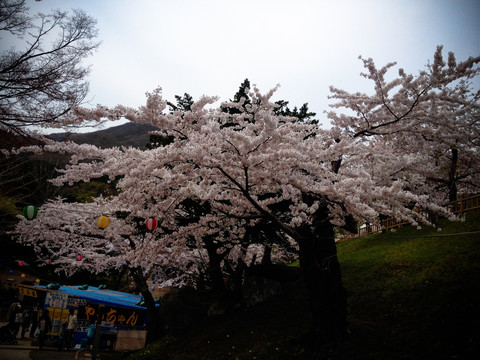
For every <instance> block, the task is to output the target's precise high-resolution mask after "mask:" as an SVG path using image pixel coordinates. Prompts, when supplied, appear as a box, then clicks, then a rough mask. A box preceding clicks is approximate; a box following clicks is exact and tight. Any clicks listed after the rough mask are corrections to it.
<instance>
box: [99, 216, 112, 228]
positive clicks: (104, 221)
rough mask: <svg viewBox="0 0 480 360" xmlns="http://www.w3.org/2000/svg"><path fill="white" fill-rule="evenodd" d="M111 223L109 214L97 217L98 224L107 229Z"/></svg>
mask: <svg viewBox="0 0 480 360" xmlns="http://www.w3.org/2000/svg"><path fill="white" fill-rule="evenodd" d="M108 225H110V218H109V217H108V216H100V217H99V218H98V219H97V226H98V227H99V228H101V229H106V228H107V227H108Z"/></svg>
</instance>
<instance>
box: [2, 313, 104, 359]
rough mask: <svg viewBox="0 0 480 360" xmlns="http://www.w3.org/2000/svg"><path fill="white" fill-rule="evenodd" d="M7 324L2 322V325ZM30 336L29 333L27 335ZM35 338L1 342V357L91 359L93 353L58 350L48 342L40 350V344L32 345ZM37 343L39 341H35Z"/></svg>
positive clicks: (99, 357)
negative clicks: (11, 343) (9, 342)
mask: <svg viewBox="0 0 480 360" xmlns="http://www.w3.org/2000/svg"><path fill="white" fill-rule="evenodd" d="M4 325H6V323H3V322H1V323H0V327H2V326H4ZM27 336H28V335H27ZM32 340H33V341H35V340H34V339H29V338H26V339H20V338H17V344H14V345H6V344H0V359H1V360H90V359H91V355H90V353H89V352H88V351H85V350H69V351H67V350H63V351H58V348H56V347H53V346H49V344H48V342H46V343H45V346H44V348H43V349H42V350H39V348H38V345H32ZM35 343H37V342H36V341H35ZM97 359H101V355H100V356H99V355H97Z"/></svg>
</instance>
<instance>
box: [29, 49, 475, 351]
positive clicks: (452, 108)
mask: <svg viewBox="0 0 480 360" xmlns="http://www.w3.org/2000/svg"><path fill="white" fill-rule="evenodd" d="M439 54H441V49H440V50H438V51H437V52H436V54H435V58H434V62H433V64H432V65H431V66H430V67H429V68H428V69H429V71H424V72H421V73H420V74H419V76H418V77H413V76H410V75H409V76H407V75H405V74H404V73H403V72H402V71H400V75H399V77H398V78H397V79H394V80H392V81H390V82H386V80H385V76H384V75H385V74H386V72H387V70H388V69H390V68H391V67H392V66H393V64H388V65H387V66H385V67H383V68H381V69H380V70H377V69H376V68H375V66H374V64H373V61H372V60H370V59H368V60H364V65H365V67H366V69H367V70H368V72H367V74H366V75H365V76H366V77H367V78H371V79H372V80H374V82H375V94H374V95H371V96H368V95H366V94H360V93H356V94H350V93H348V92H346V91H343V90H340V89H336V88H332V89H331V91H332V93H333V95H332V96H333V98H335V99H337V100H338V103H337V104H336V105H334V106H335V107H336V108H341V107H345V108H347V109H350V110H353V115H352V114H351V112H350V113H349V114H337V113H334V112H331V113H330V114H329V117H330V118H331V119H332V121H333V124H334V128H332V129H331V130H323V129H320V128H319V127H318V125H317V124H316V123H315V122H314V121H308V120H304V121H300V120H299V118H297V117H291V116H286V115H285V114H282V113H281V112H280V111H278V109H279V107H280V106H281V104H277V103H275V102H273V101H272V100H271V99H272V97H273V95H274V93H275V92H276V91H277V90H278V88H275V89H273V90H271V91H269V92H268V93H266V94H263V93H261V92H260V91H259V90H258V89H257V88H255V87H253V89H248V90H247V89H246V94H248V99H247V98H246V97H240V98H239V99H236V100H238V101H230V102H226V103H222V104H221V105H220V106H219V107H218V108H215V107H214V104H215V103H216V101H217V98H215V97H207V96H204V97H202V98H200V99H199V100H198V101H196V102H193V103H189V105H188V107H186V108H182V109H179V108H177V109H172V110H173V111H171V112H167V111H166V108H167V106H168V102H166V101H165V100H164V99H163V98H162V93H161V89H156V90H154V91H153V92H152V93H147V101H146V105H145V106H142V107H140V108H139V109H131V108H127V107H123V106H118V107H116V108H114V109H107V108H104V107H101V106H99V107H98V108H97V109H93V110H89V109H81V108H79V109H76V110H75V112H74V113H73V114H72V116H71V117H70V119H69V120H68V121H69V122H71V123H75V122H82V121H85V120H99V119H102V118H111V119H115V118H119V117H125V118H127V119H129V120H130V121H134V122H139V123H151V124H153V125H155V126H156V127H158V129H159V131H158V132H156V133H155V134H156V135H159V136H164V137H167V138H169V139H171V140H172V141H171V142H169V143H168V144H166V145H165V146H161V147H153V148H151V149H148V150H145V151H141V150H138V149H132V148H114V149H99V148H96V147H94V146H89V145H76V144H73V143H53V142H50V143H48V144H46V145H45V146H43V147H27V148H24V149H22V151H53V152H67V153H71V154H72V157H71V160H70V165H69V166H68V167H67V168H65V169H64V170H62V174H61V175H60V176H59V177H58V178H57V179H56V180H55V183H56V184H57V185H61V184H69V183H74V182H78V181H89V180H90V179H92V178H99V177H103V176H107V177H109V178H110V179H111V180H114V179H116V180H118V183H117V189H118V195H116V196H114V197H112V198H110V199H108V203H109V206H111V208H112V209H117V211H118V209H122V211H124V212H126V213H128V214H129V215H128V216H129V217H131V218H133V217H138V218H146V217H149V216H152V214H156V215H155V216H156V217H157V218H158V219H159V221H160V222H161V226H160V227H159V229H161V230H158V231H163V233H162V236H161V238H162V242H160V243H158V245H157V246H156V247H155V246H153V247H152V248H150V249H151V252H150V251H147V252H145V253H144V254H145V256H147V253H148V255H149V256H153V255H152V254H154V253H156V254H162V252H167V253H169V254H170V255H171V256H165V257H163V258H162V259H163V261H165V262H166V263H171V262H176V261H177V262H181V261H183V260H181V261H180V260H178V259H181V257H182V256H185V257H187V258H186V259H185V262H184V263H187V264H188V263H194V262H195V260H192V259H193V257H192V255H193V252H185V251H183V252H182V250H181V249H186V248H196V249H206V247H205V242H206V241H212V243H213V244H215V245H214V246H212V248H211V249H210V250H211V251H212V253H214V254H217V255H218V254H220V253H221V254H222V255H221V257H220V258H219V259H217V260H219V261H220V263H222V262H225V260H226V259H230V260H233V261H236V262H237V263H240V262H242V261H243V262H245V261H247V259H246V257H247V254H248V250H249V249H251V250H252V251H254V250H253V249H254V248H255V251H263V252H266V251H267V248H268V247H267V246H266V241H267V240H264V241H262V242H263V244H260V245H261V246H260V247H258V246H256V245H257V244H251V237H249V236H247V230H248V229H250V228H252V229H253V228H255V226H259V224H262V226H263V227H264V228H268V229H271V231H272V233H271V234H270V235H268V236H266V237H265V239H267V238H268V241H269V244H272V243H275V244H276V245H278V246H279V248H280V249H283V250H285V249H286V248H287V246H285V244H284V243H283V239H285V238H287V239H290V241H291V242H293V243H294V244H296V246H297V247H298V251H299V257H300V266H301V270H302V274H303V276H304V278H305V280H306V284H307V288H308V290H309V295H310V302H311V306H312V314H313V320H314V328H315V330H316V331H317V335H318V339H319V341H321V342H331V343H335V342H336V341H337V340H338V339H339V338H340V337H341V336H342V335H343V332H344V331H345V326H346V325H345V319H346V296H345V292H344V289H343V286H342V282H341V272H340V264H339V262H338V259H337V257H336V246H335V228H338V227H344V228H348V229H352V228H354V227H355V226H354V225H355V223H354V222H353V221H352V219H356V220H359V221H369V222H373V221H375V220H376V219H377V217H378V216H379V215H384V216H390V217H393V218H396V219H399V220H404V221H408V222H410V223H412V224H413V225H418V221H419V220H420V221H422V222H424V223H427V224H428V223H429V220H428V218H426V216H425V215H424V214H418V213H416V212H415V211H414V210H413V209H412V204H415V203H418V204H419V205H421V206H422V208H424V209H428V210H430V211H432V212H435V213H438V214H441V215H445V216H449V214H448V212H447V210H446V209H444V208H443V206H442V205H443V202H442V199H441V198H440V197H438V196H436V195H435V193H434V192H433V191H432V190H434V189H432V187H431V186H428V182H429V181H430V178H431V177H432V175H434V174H436V175H438V173H439V170H440V167H441V165H439V164H437V163H436V162H433V161H432V158H433V156H435V151H434V148H433V143H434V142H433V141H429V140H431V139H437V138H438V139H440V138H441V139H442V142H441V143H442V146H443V148H442V149H444V151H446V149H447V145H446V144H448V146H451V145H452V144H453V143H452V142H450V143H449V142H448V141H447V140H448V138H451V139H453V138H455V141H457V142H456V143H455V145H457V146H460V145H458V144H459V143H461V144H464V141H465V140H466V138H462V136H461V134H456V135H455V136H454V135H453V134H452V133H448V134H445V133H444V131H445V129H448V130H449V131H450V132H453V131H456V129H459V132H465V131H467V130H468V128H469V124H470V125H471V126H476V127H478V118H477V120H475V117H476V116H477V117H478V109H477V106H478V104H477V99H478V96H477V95H473V97H472V96H470V95H468V94H466V93H462V92H459V90H458V89H461V90H463V91H466V87H465V86H463V85H462V84H464V85H466V82H467V80H469V79H471V78H472V77H474V76H477V74H478V62H479V60H480V59H479V58H470V59H468V60H466V61H464V62H461V63H459V64H458V65H457V64H455V65H453V61H449V67H448V69H446V68H444V65H441V64H442V62H441V61H440V60H439ZM455 89H457V90H455ZM392 92H393V93H394V94H393V95H391V93H392ZM467 95H468V96H467ZM247 100H248V101H247ZM224 109H229V111H228V112H226V111H224ZM232 109H236V111H232ZM453 120H455V121H464V120H465V121H464V122H462V125H461V126H449V124H448V121H453ZM475 131H476V130H475ZM434 136H435V137H434ZM420 138H423V139H424V138H427V139H428V140H424V141H419V139H420ZM468 139H470V138H468ZM475 141H476V140H471V141H470V140H467V143H466V144H465V146H463V147H462V148H463V149H469V148H472V149H473V150H472V151H476V150H475V149H476V148H475V146H476V145H475V144H476V142H475ZM438 142H440V141H438ZM409 146H411V148H409ZM418 146H420V147H421V148H419V147H418ZM430 147H431V148H430ZM408 149H410V150H408ZM418 149H422V151H420V152H419V151H418ZM439 149H441V148H440V147H439V148H438V149H437V151H440V150H439ZM424 150H425V151H424ZM426 150H428V151H426ZM437 153H438V152H437ZM419 164H420V166H419ZM477 180H478V178H474V177H473V176H472V177H471V182H473V181H477ZM457 183H458V182H457ZM191 201H194V202H195V204H197V205H199V207H198V208H197V209H196V212H195V213H194V216H192V211H191V209H189V208H188V206H187V204H189V203H190V202H191ZM205 204H208V209H203V210H202V206H204V205H205ZM205 206H207V205H205ZM207 210H208V211H207ZM189 217H190V218H192V220H191V221H184V222H179V218H181V219H188V218H189ZM274 234H281V236H274ZM215 242H216V243H215ZM195 244H197V245H196V246H193V245H195ZM252 245H255V246H252ZM174 249H177V250H174ZM207 252H208V251H207ZM180 254H184V255H180ZM197 254H198V256H199V257H200V256H202V255H201V252H197ZM153 258H157V259H158V258H159V256H157V255H155V256H153ZM213 258H215V256H211V257H210V261H211V260H212V259H213ZM142 261H146V262H147V258H146V257H145V258H142ZM156 261H158V260H156ZM166 263H164V265H165V264H166ZM152 266H153V265H152ZM175 266H177V265H175ZM332 346H335V345H334V344H333V345H332Z"/></svg>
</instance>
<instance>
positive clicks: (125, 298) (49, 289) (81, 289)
mask: <svg viewBox="0 0 480 360" xmlns="http://www.w3.org/2000/svg"><path fill="white" fill-rule="evenodd" d="M19 292H20V294H22V295H24V297H30V298H33V299H32V300H33V301H38V302H40V305H41V308H42V312H44V311H45V310H48V312H49V316H50V319H51V320H52V331H51V332H50V333H49V335H51V336H58V335H59V332H60V327H61V324H62V323H63V322H65V323H66V322H68V316H69V311H70V309H73V311H74V313H75V314H76V315H77V319H78V328H77V332H76V333H75V335H74V338H73V343H74V344H76V345H77V346H81V347H83V346H84V345H85V342H86V337H87V328H88V326H89V325H90V323H92V322H96V320H97V319H99V321H98V324H99V326H98V327H97V329H101V332H102V333H101V346H102V347H107V348H110V349H115V350H136V349H141V348H143V347H144V346H145V339H146V333H147V328H146V327H147V310H146V308H145V307H143V306H139V305H137V304H138V303H139V302H140V301H141V299H142V297H141V296H139V295H134V294H129V293H124V292H119V291H113V290H107V289H102V288H98V287H94V286H86V285H81V286H51V285H50V286H40V285H37V286H28V285H21V286H20V287H19ZM25 300H26V298H25ZM42 304H43V306H42Z"/></svg>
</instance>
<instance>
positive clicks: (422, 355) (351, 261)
mask: <svg viewBox="0 0 480 360" xmlns="http://www.w3.org/2000/svg"><path fill="white" fill-rule="evenodd" d="M439 227H441V228H442V231H440V232H439V231H437V230H436V229H433V228H424V229H421V230H417V229H416V228H412V227H410V226H405V227H403V228H400V229H397V231H396V232H388V233H385V234H377V235H371V236H368V237H364V238H361V239H352V240H348V241H345V242H342V243H339V244H338V252H339V259H340V263H341V264H342V271H343V280H344V285H345V288H346V289H347V291H348V293H349V315H348V321H349V329H350V334H349V336H348V337H347V338H346V339H345V341H344V343H343V346H342V351H341V353H340V355H339V359H355V360H356V359H359V360H361V359H372V360H373V359H379V360H380V359H382V360H400V359H409V360H410V359H418V360H420V359H422V360H425V359H470V358H474V357H475V356H474V355H473V354H478V353H479V351H480V349H479V343H480V330H479V329H480V324H479V322H480V311H479V307H480V233H476V232H477V231H480V211H477V212H471V213H469V214H467V220H466V221H465V222H457V223H450V222H447V221H443V220H442V221H441V222H440V223H439ZM459 233H464V234H459ZM447 235H448V236H447ZM309 325H310V320H309V311H308V301H307V299H306V296H305V290H304V288H303V285H302V284H301V283H299V284H296V285H295V287H294V290H293V291H291V292H289V293H288V294H284V295H282V296H277V297H275V298H272V299H271V300H270V301H268V302H267V303H264V304H261V305H258V306H255V307H252V308H250V309H248V310H238V311H235V312H233V313H232V314H230V315H229V316H228V317H225V318H216V319H211V320H209V322H208V323H205V324H204V326H203V327H202V328H201V329H192V331H189V332H188V333H187V332H186V333H184V334H181V335H176V336H172V335H170V336H167V337H165V338H164V339H162V340H161V341H159V342H157V343H155V344H152V345H150V346H148V347H147V348H146V349H144V350H142V351H140V352H137V353H134V354H131V355H130V360H134V359H136V360H147V359H162V360H173V359H182V360H189V359H191V360H194V359H195V360H199V359H214V360H217V359H218V360H222V359H239V360H243V359H262V360H280V359H289V360H291V359H299V360H301V359H311V349H310V347H309V338H308V328H309Z"/></svg>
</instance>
